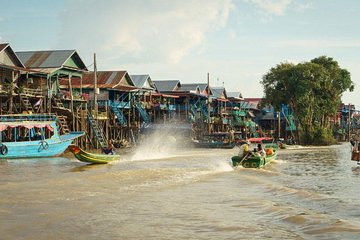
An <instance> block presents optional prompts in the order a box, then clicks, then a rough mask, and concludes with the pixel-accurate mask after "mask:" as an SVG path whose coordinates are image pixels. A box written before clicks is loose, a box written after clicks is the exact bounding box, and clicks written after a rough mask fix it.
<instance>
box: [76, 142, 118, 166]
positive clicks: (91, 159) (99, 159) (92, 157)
mask: <svg viewBox="0 0 360 240" xmlns="http://www.w3.org/2000/svg"><path fill="white" fill-rule="evenodd" d="M69 150H70V151H71V152H72V153H73V154H74V156H75V158H76V159H78V160H79V161H81V162H86V163H91V164H106V163H109V162H112V161H117V160H120V155H117V154H115V155H107V154H96V153H89V152H86V151H84V150H82V149H81V148H79V147H77V146H74V145H71V146H70V147H69Z"/></svg>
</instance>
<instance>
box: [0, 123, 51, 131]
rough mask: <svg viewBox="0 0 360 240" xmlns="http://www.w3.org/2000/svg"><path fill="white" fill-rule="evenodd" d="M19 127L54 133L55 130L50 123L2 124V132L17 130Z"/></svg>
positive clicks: (0, 129)
mask: <svg viewBox="0 0 360 240" xmlns="http://www.w3.org/2000/svg"><path fill="white" fill-rule="evenodd" d="M17 127H24V128H26V129H32V128H46V129H47V130H49V131H50V132H53V131H54V128H53V127H52V126H51V125H50V124H48V123H24V122H22V123H17V122H14V123H0V132H2V131H4V130H6V129H8V128H17Z"/></svg>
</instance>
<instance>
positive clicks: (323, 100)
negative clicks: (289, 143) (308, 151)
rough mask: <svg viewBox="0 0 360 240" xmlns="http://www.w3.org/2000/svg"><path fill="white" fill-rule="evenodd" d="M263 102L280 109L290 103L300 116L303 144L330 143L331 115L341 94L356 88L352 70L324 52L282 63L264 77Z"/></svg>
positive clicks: (298, 116) (336, 108) (262, 82)
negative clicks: (319, 55) (343, 67)
mask: <svg viewBox="0 0 360 240" xmlns="http://www.w3.org/2000/svg"><path fill="white" fill-rule="evenodd" d="M261 84H262V85H263V87H264V95H265V96H264V103H265V104H271V105H272V106H274V108H275V109H276V110H279V108H280V106H281V105H282V104H287V105H288V106H289V107H290V109H291V110H292V111H293V113H294V117H295V118H296V119H297V129H298V130H300V131H299V137H300V140H301V141H302V143H303V144H331V143H332V142H333V141H334V139H333V137H332V132H331V128H330V126H329V119H330V117H332V116H335V114H336V111H337V110H338V108H339V105H340V103H341V96H342V94H343V93H344V92H345V91H347V90H349V91H353V90H354V83H353V82H352V81H351V77H350V73H349V72H348V71H347V70H346V69H342V68H340V66H339V64H338V62H336V61H335V60H333V59H332V58H330V57H326V56H321V57H318V58H315V59H313V60H311V61H310V62H304V63H299V64H296V65H295V64H292V63H280V64H278V65H277V66H276V67H273V68H271V69H270V71H269V72H268V73H267V74H265V75H264V76H263V78H262V81H261Z"/></svg>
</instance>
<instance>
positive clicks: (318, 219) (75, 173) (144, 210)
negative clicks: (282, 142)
mask: <svg viewBox="0 0 360 240" xmlns="http://www.w3.org/2000/svg"><path fill="white" fill-rule="evenodd" d="M152 144H153V145H148V146H143V147H141V146H140V147H139V148H138V149H137V150H136V151H135V153H132V154H125V155H124V156H123V157H122V158H121V159H120V160H119V161H116V162H113V163H111V164H107V165H86V164H84V163H81V162H79V161H77V160H75V159H74V158H73V157H72V156H71V155H65V157H59V158H48V159H28V160H8V161H6V160H3V161H1V162H0V239H267V238H273V239H360V194H359V191H360V165H359V166H358V165H357V164H356V162H353V161H350V144H348V143H345V144H342V145H336V146H330V147H320V148H315V147H314V148H311V147H310V148H295V149H285V150H280V151H279V154H278V157H277V160H276V161H274V162H272V163H271V164H269V165H267V166H265V168H263V169H244V168H236V169H233V168H232V167H231V165H230V158H231V156H232V155H234V154H237V149H231V150H221V149H188V148H180V147H179V148H176V147H168V146H164V145H163V144H160V145H159V144H157V145H156V143H152ZM175 145H176V144H175Z"/></svg>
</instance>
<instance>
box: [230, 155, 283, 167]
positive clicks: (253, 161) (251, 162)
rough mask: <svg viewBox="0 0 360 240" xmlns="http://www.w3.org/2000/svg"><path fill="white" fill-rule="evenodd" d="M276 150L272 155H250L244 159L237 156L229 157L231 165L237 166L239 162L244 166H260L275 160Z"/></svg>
mask: <svg viewBox="0 0 360 240" xmlns="http://www.w3.org/2000/svg"><path fill="white" fill-rule="evenodd" d="M276 155H277V152H276V151H275V152H274V154H272V155H266V156H264V157H261V156H253V155H252V156H250V157H248V158H246V159H244V160H242V158H241V157H239V156H233V157H232V158H231V161H232V164H233V166H234V167H235V166H238V165H239V164H241V166H243V167H244V168H261V167H263V166H265V165H266V164H268V163H270V162H271V161H273V160H275V158H276Z"/></svg>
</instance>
